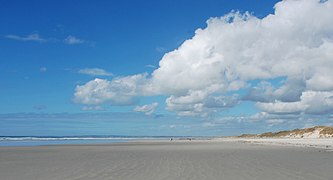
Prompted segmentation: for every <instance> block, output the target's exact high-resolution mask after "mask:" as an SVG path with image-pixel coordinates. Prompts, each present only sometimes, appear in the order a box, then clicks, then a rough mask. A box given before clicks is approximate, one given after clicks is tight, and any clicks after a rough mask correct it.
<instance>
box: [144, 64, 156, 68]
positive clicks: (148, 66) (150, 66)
mask: <svg viewBox="0 0 333 180" xmlns="http://www.w3.org/2000/svg"><path fill="white" fill-rule="evenodd" d="M146 67H147V68H152V69H156V66H154V65H151V64H147V65H146Z"/></svg>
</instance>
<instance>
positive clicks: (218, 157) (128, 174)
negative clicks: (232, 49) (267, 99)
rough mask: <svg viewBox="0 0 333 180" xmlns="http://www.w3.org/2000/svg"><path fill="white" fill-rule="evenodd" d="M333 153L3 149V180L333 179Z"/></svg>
mask: <svg viewBox="0 0 333 180" xmlns="http://www.w3.org/2000/svg"><path fill="white" fill-rule="evenodd" d="M332 167H333V154H332V152H330V151H325V150H322V149H316V148H304V147H303V148H300V147H288V146H270V145H267V146H262V145H257V144H248V143H242V142H222V141H221V142H216V141H202V142H196V141H192V142H189V141H178V142H141V143H140V142H132V143H120V144H108V145H55V146H35V147H0V179H1V180H20V179H24V180H45V179H47V180H60V179H61V180H108V179H115V180H118V179H119V180H120V179H121V180H131V179H133V180H134V179H135V180H150V179H151V180H159V179H191V180H193V179H198V180H203V179H208V180H209V179H216V180H217V179H219V180H220V179H237V180H242V179H244V180H251V179H256V180H261V179H262V180H266V179H271V180H275V179H276V180H281V179H284V180H288V179H290V180H291V179H292V180H295V179H304V180H305V179H308V180H314V179H316V180H329V179H333V171H332Z"/></svg>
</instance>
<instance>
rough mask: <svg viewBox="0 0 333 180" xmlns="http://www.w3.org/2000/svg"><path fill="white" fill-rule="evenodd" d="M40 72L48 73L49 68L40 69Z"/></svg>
mask: <svg viewBox="0 0 333 180" xmlns="http://www.w3.org/2000/svg"><path fill="white" fill-rule="evenodd" d="M39 71H40V72H42V73H43V72H46V71H47V68H46V67H41V68H40V69H39Z"/></svg>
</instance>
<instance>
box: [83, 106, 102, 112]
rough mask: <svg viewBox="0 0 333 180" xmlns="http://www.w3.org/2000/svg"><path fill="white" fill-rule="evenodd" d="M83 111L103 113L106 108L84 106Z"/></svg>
mask: <svg viewBox="0 0 333 180" xmlns="http://www.w3.org/2000/svg"><path fill="white" fill-rule="evenodd" d="M81 109H82V110H83V111H103V110H104V108H103V107H102V106H83V107H82V108H81Z"/></svg>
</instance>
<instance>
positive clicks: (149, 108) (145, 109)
mask: <svg viewBox="0 0 333 180" xmlns="http://www.w3.org/2000/svg"><path fill="white" fill-rule="evenodd" d="M157 106H158V103H157V102H154V103H152V104H146V105H143V106H136V107H135V108H134V111H136V112H142V113H145V114H146V115H151V114H153V113H154V112H155V110H156V108H157Z"/></svg>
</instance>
